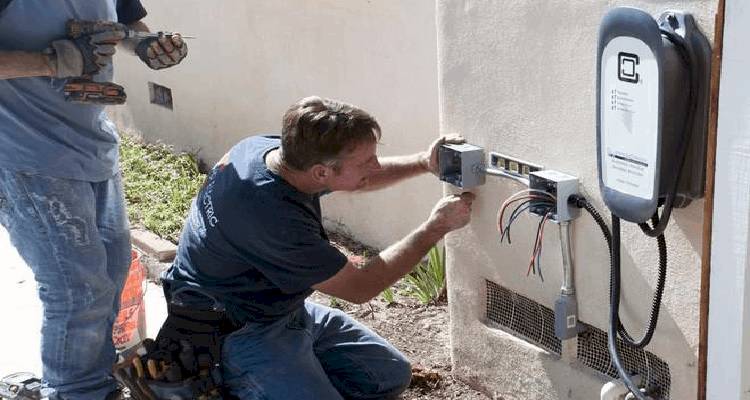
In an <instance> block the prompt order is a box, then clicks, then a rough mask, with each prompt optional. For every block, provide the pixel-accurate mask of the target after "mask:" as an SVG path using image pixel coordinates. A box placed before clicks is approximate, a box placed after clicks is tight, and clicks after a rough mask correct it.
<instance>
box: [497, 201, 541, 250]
mask: <svg viewBox="0 0 750 400" xmlns="http://www.w3.org/2000/svg"><path fill="white" fill-rule="evenodd" d="M532 202H539V200H538V199H528V200H524V201H522V202H520V203H519V204H518V205H517V206H516V207H515V209H513V212H512V213H511V214H510V217H509V218H508V223H507V224H506V225H505V228H503V231H502V232H501V235H500V243H502V242H503V238H504V237H505V236H506V235H507V236H508V244H511V242H510V226H511V225H512V224H513V222H515V220H516V219H517V218H518V217H519V216H521V214H522V213H523V212H524V211H526V210H528V209H529V208H530V207H531V203H532ZM541 203H542V204H547V205H549V207H550V208H551V207H554V203H551V202H548V201H544V200H542V201H541ZM524 206H525V207H524Z"/></svg>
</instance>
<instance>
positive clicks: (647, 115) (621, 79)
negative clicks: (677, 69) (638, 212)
mask: <svg viewBox="0 0 750 400" xmlns="http://www.w3.org/2000/svg"><path fill="white" fill-rule="evenodd" d="M601 63H602V65H601V93H600V96H601V110H600V112H601V129H602V132H601V146H602V148H601V154H602V164H603V165H602V168H601V171H602V172H601V173H602V181H603V183H604V185H605V186H607V187H609V188H610V189H613V190H616V191H618V192H621V193H625V194H628V195H631V196H636V197H640V198H643V199H646V200H650V199H652V198H653V197H654V192H655V190H656V189H655V186H656V184H657V183H656V182H655V181H654V175H655V171H656V167H657V165H656V163H657V160H656V157H657V145H658V111H659V97H658V96H659V69H658V66H657V63H656V58H655V57H654V53H653V52H652V51H651V49H650V48H649V47H648V45H646V43H644V42H643V41H641V40H639V39H636V38H632V37H626V36H620V37H616V38H614V39H612V40H611V41H610V42H609V43H607V45H606V47H605V48H604V51H603V52H602V58H601Z"/></svg>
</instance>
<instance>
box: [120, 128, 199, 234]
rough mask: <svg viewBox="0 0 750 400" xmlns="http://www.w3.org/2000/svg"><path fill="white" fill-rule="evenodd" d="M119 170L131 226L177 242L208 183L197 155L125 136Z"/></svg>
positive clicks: (123, 136) (123, 137)
mask: <svg viewBox="0 0 750 400" xmlns="http://www.w3.org/2000/svg"><path fill="white" fill-rule="evenodd" d="M120 169H121V171H122V176H123V187H124V192H125V200H126V202H127V209H128V217H129V218H130V221H131V223H132V224H133V225H142V226H145V227H146V229H148V230H150V231H152V232H154V233H156V234H157V235H159V236H161V237H162V238H165V239H167V240H170V241H172V242H174V243H177V240H178V239H179V235H180V230H181V229H182V224H183V222H184V220H185V216H186V215H187V212H188V210H189V209H190V203H191V201H192V199H193V197H195V195H196V194H197V193H198V190H199V189H200V187H201V185H202V184H203V181H204V180H205V175H204V174H202V173H201V172H200V171H199V169H198V162H197V160H196V159H195V156H193V155H192V154H187V153H182V154H174V153H173V152H172V149H171V148H170V147H169V146H165V145H153V144H145V143H141V142H139V141H137V140H135V139H133V138H131V137H129V136H127V135H122V136H121V140H120Z"/></svg>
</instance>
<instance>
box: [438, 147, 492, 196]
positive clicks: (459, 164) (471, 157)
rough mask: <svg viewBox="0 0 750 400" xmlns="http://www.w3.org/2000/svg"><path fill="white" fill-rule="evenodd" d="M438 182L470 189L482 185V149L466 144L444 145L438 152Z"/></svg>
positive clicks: (483, 176)
mask: <svg viewBox="0 0 750 400" xmlns="http://www.w3.org/2000/svg"><path fill="white" fill-rule="evenodd" d="M438 165H439V172H440V180H441V181H443V182H448V183H450V184H452V185H455V186H458V187H460V188H462V189H471V188H473V187H476V186H480V185H484V181H485V171H484V170H485V164H484V149H482V148H481V147H479V146H474V145H472V144H468V143H461V144H452V143H450V144H444V145H441V146H440V149H439V150H438Z"/></svg>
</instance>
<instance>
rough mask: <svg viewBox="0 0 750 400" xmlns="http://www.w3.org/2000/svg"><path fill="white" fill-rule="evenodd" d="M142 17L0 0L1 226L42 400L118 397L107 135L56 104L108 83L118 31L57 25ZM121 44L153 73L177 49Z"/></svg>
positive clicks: (123, 228) (117, 254)
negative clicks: (14, 258) (27, 283)
mask: <svg viewBox="0 0 750 400" xmlns="http://www.w3.org/2000/svg"><path fill="white" fill-rule="evenodd" d="M145 15H146V11H145V10H144V8H143V7H142V5H141V3H140V1H139V0H96V1H94V0H0V224H2V225H3V226H4V227H5V229H7V230H8V233H9V234H10V238H11V242H12V243H13V245H14V246H15V247H16V248H17V250H18V252H19V254H20V255H21V256H22V257H23V259H24V260H25V262H26V263H27V264H28V265H29V267H30V268H31V269H32V270H33V272H34V278H35V279H36V281H37V284H38V292H39V298H40V299H41V302H42V306H43V309H44V319H43V322H42V330H41V331H42V343H41V353H42V365H43V380H44V383H45V386H47V388H45V393H46V394H48V395H49V398H50V399H51V400H52V399H54V400H58V399H76V400H102V399H105V398H107V399H110V398H114V397H115V396H118V395H119V394H117V393H116V392H115V388H116V385H115V381H114V379H113V378H112V376H111V373H112V365H113V364H114V362H115V361H116V354H115V348H114V345H113V343H112V325H113V323H114V320H115V317H116V315H117V311H118V308H119V304H120V291H121V290H122V286H123V283H124V282H125V277H126V275H127V272H128V266H129V265H130V250H131V249H130V235H129V230H128V229H129V226H128V220H127V215H126V212H125V205H124V198H123V193H122V184H121V181H120V174H119V167H118V162H117V159H118V149H117V142H118V136H117V132H116V129H115V126H114V124H113V123H112V122H111V121H110V120H109V119H108V118H107V116H106V114H105V112H104V106H102V105H99V104H80V103H73V102H68V101H66V100H65V95H64V88H65V84H66V83H67V82H68V79H70V78H80V77H82V76H84V75H85V76H91V77H92V78H93V79H94V80H95V81H111V79H112V55H113V54H114V52H115V43H118V42H120V41H121V40H122V39H123V38H124V37H125V32H124V29H120V30H117V31H115V30H113V31H112V32H102V33H96V34H93V35H83V36H81V37H80V38H78V39H71V38H69V37H67V34H66V23H67V21H68V20H70V19H75V20H85V21H112V22H114V21H117V22H119V23H122V24H126V25H127V26H128V29H133V30H139V31H143V30H148V28H147V27H146V25H145V24H144V23H143V22H141V21H140V20H141V19H142V18H143V17H144V16H145ZM124 44H130V46H129V47H130V49H133V50H134V52H135V53H136V54H137V55H138V56H139V57H140V58H141V60H143V61H144V63H146V64H147V65H149V66H150V67H152V68H156V67H159V68H161V67H163V66H164V65H165V63H169V64H170V65H176V64H177V63H178V62H179V61H180V60H181V59H182V57H184V55H185V54H186V51H187V48H186V47H185V44H184V42H183V41H182V40H181V39H180V38H179V37H178V36H176V35H175V36H169V35H164V36H162V37H160V38H158V39H157V38H150V39H146V40H143V41H141V42H139V43H124ZM47 389H49V390H47ZM50 392H54V393H50Z"/></svg>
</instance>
